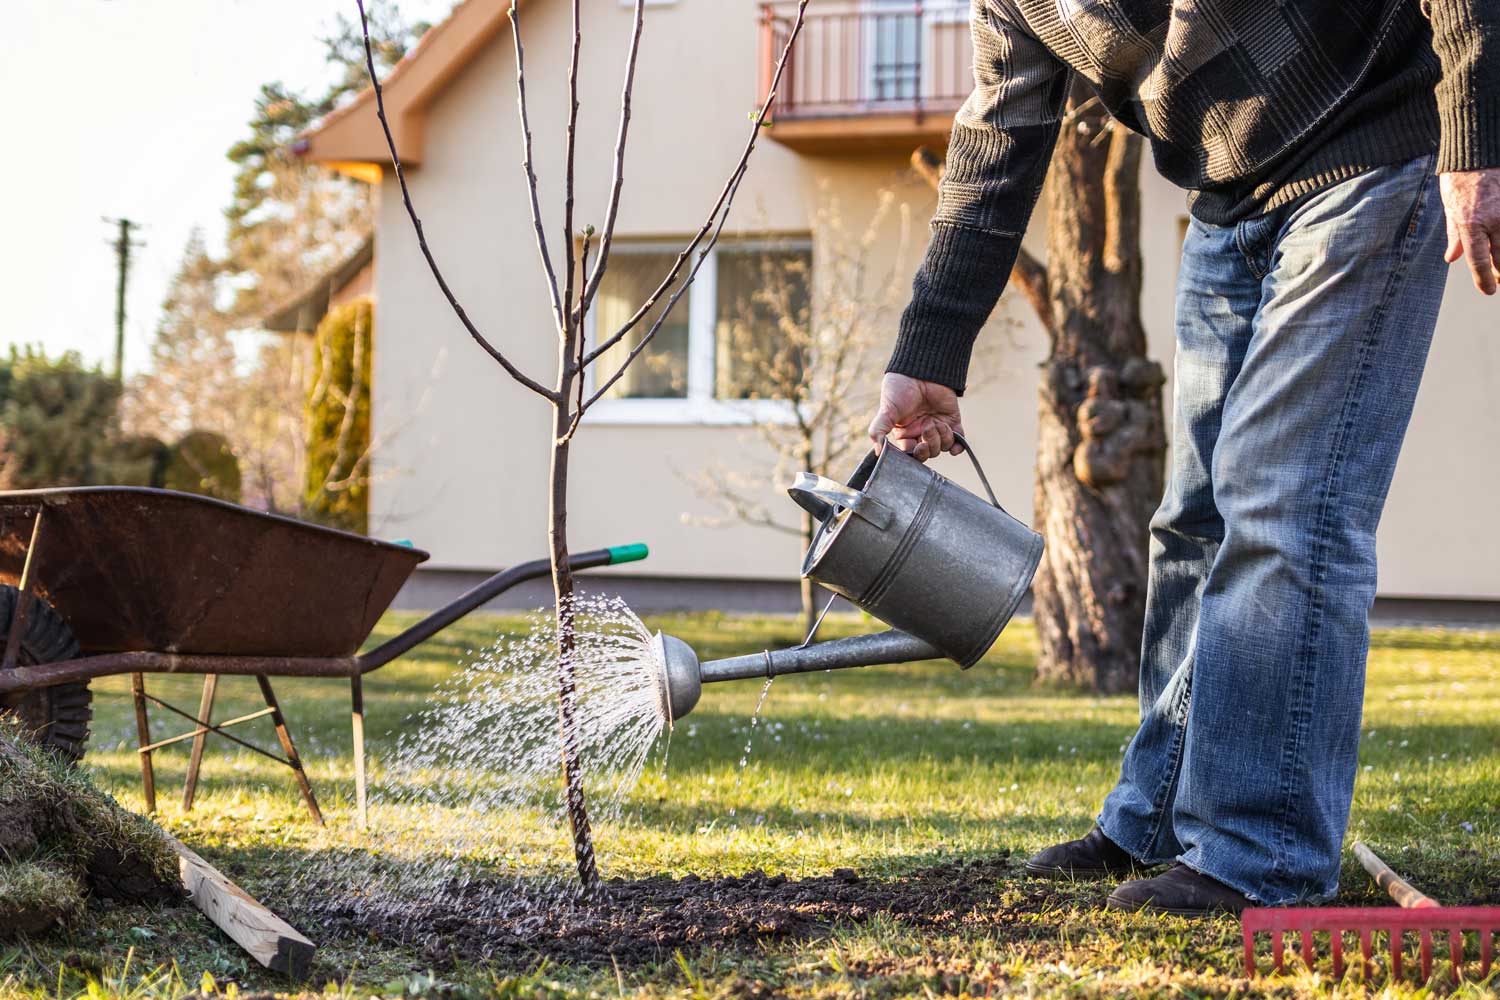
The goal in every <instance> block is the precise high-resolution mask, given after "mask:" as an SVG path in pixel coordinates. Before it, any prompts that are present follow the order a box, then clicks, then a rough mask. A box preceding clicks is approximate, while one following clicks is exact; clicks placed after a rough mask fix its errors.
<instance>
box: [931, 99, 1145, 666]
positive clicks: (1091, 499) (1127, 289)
mask: <svg viewBox="0 0 1500 1000" xmlns="http://www.w3.org/2000/svg"><path fill="white" fill-rule="evenodd" d="M913 161H914V164H915V165H916V166H917V168H918V169H919V170H920V171H922V172H923V173H925V174H926V175H927V176H928V177H929V179H931V180H933V181H934V182H935V181H936V178H937V177H938V175H939V174H940V169H941V168H940V164H939V162H938V160H937V158H936V157H935V156H933V155H932V154H931V153H930V152H927V151H925V150H918V152H917V154H916V155H915V156H914V157H913ZM1140 168H1141V139H1140V136H1138V135H1136V134H1134V133H1132V132H1130V131H1129V130H1127V129H1126V128H1124V127H1123V126H1122V125H1120V124H1118V123H1116V122H1114V121H1112V120H1111V119H1110V117H1109V115H1108V114H1107V112H1105V110H1104V108H1103V106H1102V105H1101V104H1100V103H1099V101H1098V100H1097V99H1095V98H1093V97H1091V96H1090V95H1089V94H1088V92H1087V89H1086V88H1085V87H1083V86H1082V85H1081V84H1075V88H1074V91H1073V93H1072V94H1071V95H1070V98H1069V101H1068V105H1067V110H1066V113H1065V115H1064V118H1063V127H1062V130H1061V133H1060V135H1059V137H1058V140H1057V148H1056V151H1055V152H1054V153H1053V156H1052V164H1051V167H1050V169H1049V171H1048V175H1047V187H1046V190H1047V260H1046V263H1045V264H1043V263H1041V262H1039V261H1037V260H1036V259H1035V258H1034V257H1032V256H1031V255H1030V254H1029V253H1027V252H1026V251H1025V250H1024V249H1023V250H1022V251H1021V253H1020V255H1019V256H1018V258H1017V260H1016V266H1015V271H1014V272H1013V274H1012V276H1011V282H1012V283H1013V284H1014V285H1016V286H1017V287H1018V288H1019V289H1020V291H1021V293H1022V294H1023V295H1025V296H1026V299H1027V301H1028V302H1030V303H1031V305H1032V307H1033V308H1034V309H1035V310H1036V313H1037V316H1038V318H1039V319H1040V320H1041V323H1042V327H1043V329H1044V330H1045V331H1046V333H1047V338H1048V348H1049V349H1048V356H1047V360H1046V362H1045V363H1044V364H1043V366H1042V378H1041V384H1040V386H1039V390H1038V418H1039V423H1040V426H1039V428H1038V432H1037V458H1036V499H1035V506H1036V514H1035V523H1036V527H1037V530H1039V531H1041V532H1042V534H1044V535H1045V536H1046V537H1047V550H1046V553H1045V554H1044V555H1043V557H1042V563H1041V566H1040V567H1039V568H1038V570H1037V574H1036V580H1035V582H1034V583H1033V586H1032V593H1033V596H1034V616H1035V620H1036V628H1037V636H1038V638H1039V639H1040V641H1041V647H1042V651H1041V658H1040V660H1039V662H1038V664H1037V675H1038V677H1039V678H1041V679H1042V680H1046V681H1054V682H1061V683H1066V684H1072V685H1077V686H1081V687H1088V688H1092V689H1094V690H1097V691H1104V692H1119V691H1134V690H1135V688H1136V682H1137V678H1138V677H1139V674H1140V656H1141V632H1142V629H1143V627H1144V622H1145V613H1146V568H1147V544H1148V541H1149V529H1148V526H1149V524H1150V521H1151V515H1152V513H1153V512H1154V511H1155V510H1156V505H1157V504H1158V503H1159V502H1160V501H1161V495H1162V486H1163V469H1164V463H1165V455H1166V432H1165V428H1164V427H1163V423H1162V399H1161V387H1162V385H1163V383H1164V382H1165V376H1164V375H1163V374H1162V370H1161V367H1160V366H1159V365H1158V364H1157V363H1156V362H1154V361H1152V360H1151V359H1150V358H1148V357H1147V356H1146V332H1145V327H1144V326H1143V324H1142V323H1141V247H1140V216H1141V190H1140Z"/></svg>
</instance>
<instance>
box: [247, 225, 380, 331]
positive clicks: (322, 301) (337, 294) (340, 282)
mask: <svg viewBox="0 0 1500 1000" xmlns="http://www.w3.org/2000/svg"><path fill="white" fill-rule="evenodd" d="M374 291H375V235H374V234H373V233H372V234H370V235H369V236H367V237H365V238H364V239H363V240H361V241H360V244H359V246H357V247H355V248H354V251H353V252H352V253H350V254H349V256H347V257H345V258H344V259H343V260H341V261H339V262H338V263H337V264H335V265H333V267H331V268H329V269H328V271H327V272H325V273H323V274H321V275H319V276H318V277H317V278H316V279H314V281H313V282H312V284H311V285H309V286H308V287H307V288H306V289H304V290H303V291H302V292H301V294H299V295H297V296H295V297H293V298H292V299H291V300H290V301H287V302H283V303H281V304H280V305H278V306H277V307H276V308H275V309H274V310H272V311H271V312H270V313H268V314H267V315H266V316H265V317H264V318H263V319H262V320H261V326H262V327H264V328H265V329H267V330H272V331H275V332H276V333H312V332H314V331H315V330H317V328H318V324H319V323H321V322H322V321H323V317H324V316H326V315H328V311H329V310H330V309H332V308H334V307H335V306H341V305H343V304H344V303H346V302H353V301H354V300H355V299H358V298H364V297H366V296H369V297H373V296H374Z"/></svg>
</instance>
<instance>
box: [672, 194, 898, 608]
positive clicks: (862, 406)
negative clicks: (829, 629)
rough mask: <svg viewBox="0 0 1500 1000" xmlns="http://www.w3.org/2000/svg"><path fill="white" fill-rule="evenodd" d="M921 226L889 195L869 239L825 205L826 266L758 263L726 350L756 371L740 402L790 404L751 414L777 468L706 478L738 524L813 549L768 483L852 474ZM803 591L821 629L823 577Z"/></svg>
mask: <svg viewBox="0 0 1500 1000" xmlns="http://www.w3.org/2000/svg"><path fill="white" fill-rule="evenodd" d="M892 213H896V214H897V215H899V221H898V223H897V224H898V226H899V237H898V241H897V243H896V253H895V260H894V262H893V263H892V266H891V267H890V268H888V269H885V270H882V271H880V272H879V273H877V274H872V273H871V271H872V267H873V262H872V260H871V257H872V255H873V254H875V253H876V252H877V251H879V250H880V249H881V248H882V247H883V246H885V245H886V244H885V243H884V240H883V237H885V236H886V235H887V233H886V229H887V227H888V223H889V221H890V216H891V215H892ZM910 228H911V220H910V212H909V209H908V206H907V205H905V204H899V205H898V204H897V202H896V194H895V192H894V191H891V190H889V189H887V190H884V191H881V192H880V196H879V201H878V202H877V205H876V209H875V212H874V213H873V214H872V216H871V217H870V219H869V221H868V224H867V225H866V226H865V227H864V229H863V231H861V232H853V231H851V230H850V228H849V227H848V226H847V225H846V223H845V221H844V218H843V214H842V208H841V206H840V204H839V202H838V200H837V199H835V198H825V200H824V202H823V204H822V205H821V206H820V207H819V209H818V210H817V212H815V213H814V217H813V240H814V247H813V254H812V259H813V261H814V262H816V263H815V267H813V268H811V269H809V268H808V266H807V262H806V261H803V260H797V259H789V255H788V254H786V253H784V252H780V251H777V250H775V249H772V250H770V251H768V252H766V253H764V254H762V255H761V256H760V257H759V258H758V259H757V260H756V262H755V266H756V269H757V276H758V279H759V280H758V281H757V282H756V284H755V290H754V291H753V292H752V293H751V294H750V295H748V296H747V298H746V300H745V301H742V302H739V303H737V304H736V306H737V308H736V309H735V312H734V318H733V319H732V320H731V321H730V323H729V328H728V330H727V337H725V338H724V340H723V341H721V343H720V348H721V349H723V350H727V351H729V352H730V354H731V355H732V356H733V359H734V364H733V368H734V369H735V370H736V371H744V372H747V373H750V375H751V377H750V378H749V379H747V380H746V382H745V388H744V391H743V392H742V393H741V395H743V396H744V397H745V398H746V399H752V400H762V399H764V400H773V401H776V402H777V403H782V404H785V406H784V407H780V406H778V407H777V409H776V410H775V411H774V412H767V411H766V410H765V409H764V408H759V407H752V408H748V409H747V412H748V414H749V415H750V418H751V420H752V422H753V426H754V430H755V433H756V435H757V436H758V437H760V438H761V440H762V441H764V442H765V444H766V445H767V447H768V449H769V451H770V453H771V455H772V456H773V458H772V463H773V467H772V468H770V469H764V468H761V469H748V470H747V469H743V468H731V467H729V466H725V465H722V464H720V465H715V466H712V467H710V468H709V469H707V470H705V471H704V472H703V473H701V474H700V475H698V476H697V477H696V479H695V483H696V486H697V489H698V491H699V493H700V494H701V495H703V496H704V497H706V498H708V499H709V500H712V501H713V502H714V503H715V504H716V505H718V506H719V507H720V508H721V509H722V510H723V511H724V513H725V515H726V517H727V519H729V520H737V521H741V522H744V523H746V524H753V525H759V526H761V527H765V528H768V529H770V530H772V531H777V532H781V533H783V534H791V535H796V536H797V537H799V538H801V539H802V543H803V547H804V549H805V548H806V547H808V546H810V545H811V544H812V537H813V532H814V530H815V529H816V527H817V525H816V524H815V522H814V521H813V518H812V515H811V514H808V513H807V512H805V511H803V512H800V516H799V517H797V519H796V520H795V521H792V520H790V519H789V518H787V517H785V516H784V515H782V514H777V513H773V512H772V511H771V510H770V509H768V508H767V507H766V505H765V504H764V503H763V502H762V497H763V496H764V493H765V484H766V483H767V482H772V483H785V482H790V481H791V479H792V476H793V475H794V474H795V473H797V472H800V471H807V472H814V473H817V474H818V475H821V476H828V477H830V478H836V479H841V478H843V476H844V475H846V474H847V472H848V469H847V468H846V466H848V465H849V464H850V456H851V454H852V453H853V452H855V451H856V449H860V448H863V447H864V444H863V442H864V437H863V435H862V434H861V431H862V430H863V429H864V424H865V421H866V420H868V418H869V410H870V407H871V406H872V405H873V404H874V401H875V399H874V392H873V391H872V386H873V381H874V380H872V378H871V377H870V376H871V368H872V366H873V365H874V364H876V363H878V359H877V358H876V356H875V355H876V348H877V346H878V345H879V344H881V343H883V342H884V341H885V339H886V337H887V335H888V333H889V329H890V321H891V318H892V317H893V316H894V315H895V314H896V313H897V311H898V310H899V309H900V307H901V304H902V296H901V292H900V288H901V283H900V282H899V281H897V280H896V274H897V272H898V271H900V270H901V268H902V267H903V265H904V262H905V259H906V249H907V244H908V242H909V236H910ZM809 271H810V273H809ZM768 334H769V335H768ZM784 506H785V505H783V507H782V508H778V509H784ZM707 523H719V522H715V521H709V522H707ZM801 589H802V616H803V620H804V625H805V628H806V630H807V631H809V632H810V631H811V630H812V627H813V624H814V622H815V621H816V619H817V614H818V608H817V605H816V595H815V592H814V585H813V582H812V581H811V580H809V579H807V578H806V577H804V578H802V580H801Z"/></svg>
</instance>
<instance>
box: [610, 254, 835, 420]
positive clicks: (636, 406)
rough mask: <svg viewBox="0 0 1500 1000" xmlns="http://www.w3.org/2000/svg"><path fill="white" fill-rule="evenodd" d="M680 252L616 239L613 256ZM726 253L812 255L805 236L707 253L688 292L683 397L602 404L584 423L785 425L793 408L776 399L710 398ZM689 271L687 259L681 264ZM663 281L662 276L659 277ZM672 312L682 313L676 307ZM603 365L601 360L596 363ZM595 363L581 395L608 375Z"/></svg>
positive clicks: (613, 400) (789, 404)
mask: <svg viewBox="0 0 1500 1000" xmlns="http://www.w3.org/2000/svg"><path fill="white" fill-rule="evenodd" d="M682 247H683V243H682V242H681V241H676V240H649V239H648V240H634V239H620V240H618V241H617V242H616V243H615V245H614V247H613V249H612V250H611V251H610V252H611V253H612V254H618V253H630V252H632V251H639V252H644V253H669V254H674V255H675V254H677V253H680V252H681V250H682ZM724 248H728V249H730V250H734V251H746V252H750V253H754V252H756V251H767V250H806V251H809V252H811V251H812V249H813V241H812V238H811V237H810V236H793V237H786V238H784V239H783V238H777V237H756V238H751V239H737V240H734V241H732V242H729V243H722V242H721V243H720V244H719V245H717V246H715V247H714V248H713V249H712V250H710V251H709V253H708V256H707V257H706V258H705V259H704V261H703V266H702V267H700V268H698V276H697V277H696V278H694V279H693V285H692V290H691V291H690V292H689V293H688V297H687V298H688V301H687V306H688V363H687V375H688V384H687V396H686V398H682V399H601V400H599V402H597V403H595V404H594V405H593V406H591V407H589V410H588V412H587V413H585V414H584V417H583V422H584V423H595V424H638V425H657V426H682V425H698V426H709V427H714V426H719V427H726V426H748V425H751V424H790V423H792V422H793V418H794V414H793V413H792V405H791V403H789V402H787V401H786V400H781V399H718V398H716V397H715V396H714V383H715V381H716V380H717V378H716V376H717V372H716V365H715V361H716V358H715V353H716V351H717V349H718V344H717V343H716V341H717V337H716V336H715V334H716V331H715V329H714V327H715V325H716V322H717V319H718V307H719V251H720V249H724ZM691 266H692V261H691V260H689V261H687V262H686V263H684V264H683V268H684V269H687V268H690V267H691ZM663 277H665V275H663ZM677 308H679V309H680V308H682V305H681V303H679V304H678V306H677ZM597 313H598V308H597V305H596V307H595V308H594V309H591V310H590V311H589V315H588V319H587V321H586V323H585V330H584V335H585V336H586V337H587V338H588V344H589V348H590V349H591V350H592V348H593V346H594V345H595V344H597V343H598V338H599V331H598V327H597V320H596V314H597ZM601 360H602V359H601ZM597 369H598V365H597V363H596V364H594V365H590V366H589V370H588V372H587V373H586V375H585V386H584V391H585V392H586V393H591V392H593V391H594V388H595V386H596V385H597V380H598V378H608V377H609V375H611V374H613V370H612V369H611V370H609V371H604V372H600V371H598V370H597Z"/></svg>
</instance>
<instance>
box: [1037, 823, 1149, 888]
mask: <svg viewBox="0 0 1500 1000" xmlns="http://www.w3.org/2000/svg"><path fill="white" fill-rule="evenodd" d="M1138 867H1140V865H1139V864H1138V863H1137V862H1136V860H1135V858H1132V857H1131V856H1130V854H1129V853H1128V852H1127V851H1126V850H1125V849H1124V848H1123V847H1121V846H1120V845H1119V844H1116V843H1115V842H1114V841H1113V840H1110V839H1109V838H1108V837H1106V836H1105V835H1104V831H1103V830H1101V829H1099V828H1098V827H1097V826H1096V827H1094V828H1093V829H1092V830H1090V831H1089V834H1088V836H1087V837H1084V838H1083V839H1082V840H1070V841H1068V842H1067V843H1066V844H1054V845H1053V846H1052V847H1049V848H1047V849H1046V850H1045V851H1042V852H1041V853H1040V854H1036V855H1034V856H1033V857H1032V858H1031V859H1030V860H1029V861H1027V862H1026V872H1027V874H1029V875H1037V876H1040V877H1041V878H1109V877H1110V876H1112V875H1128V874H1130V873H1131V872H1133V871H1135V870H1136V869H1137V868H1138Z"/></svg>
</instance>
